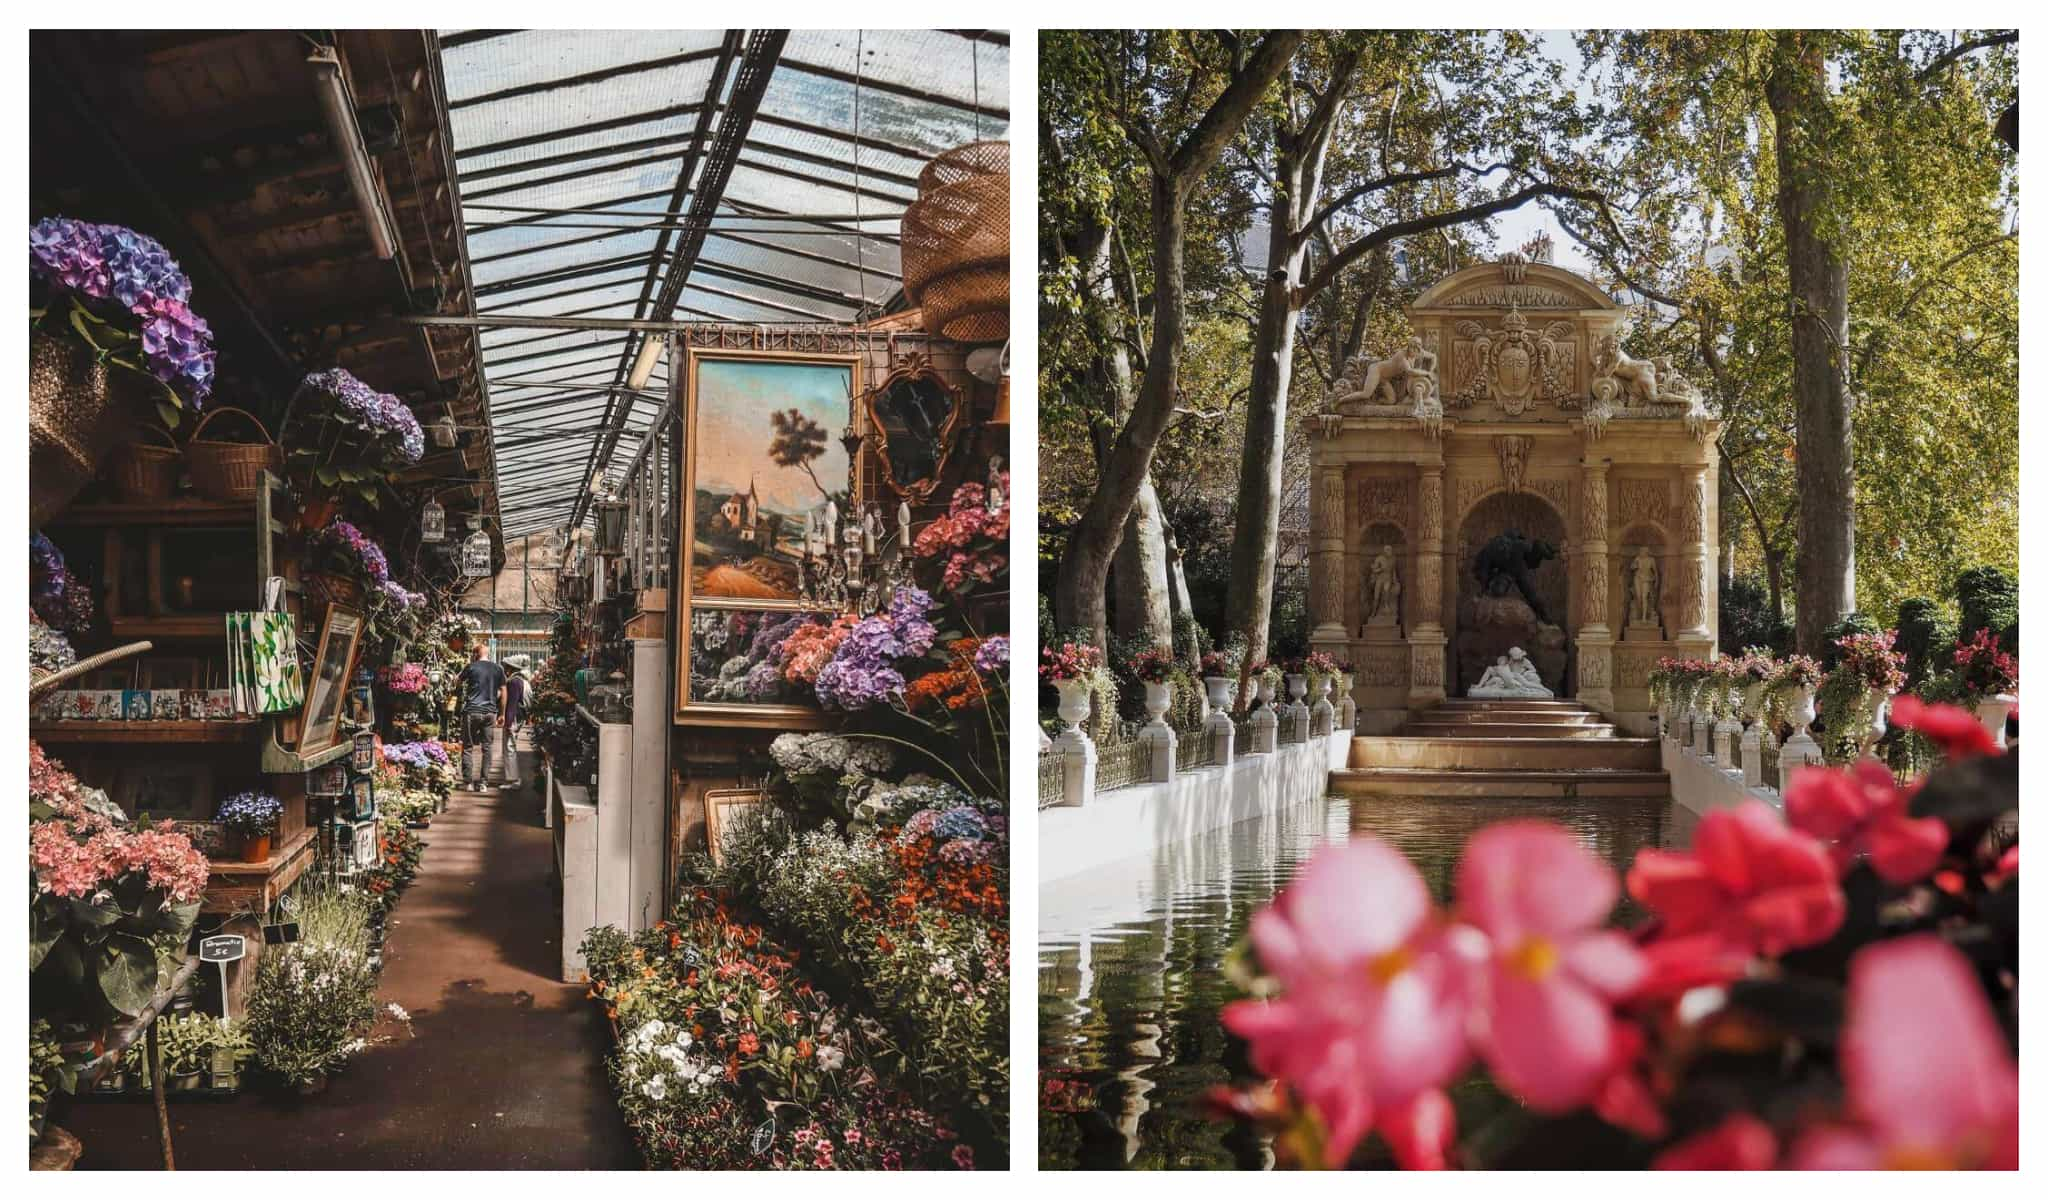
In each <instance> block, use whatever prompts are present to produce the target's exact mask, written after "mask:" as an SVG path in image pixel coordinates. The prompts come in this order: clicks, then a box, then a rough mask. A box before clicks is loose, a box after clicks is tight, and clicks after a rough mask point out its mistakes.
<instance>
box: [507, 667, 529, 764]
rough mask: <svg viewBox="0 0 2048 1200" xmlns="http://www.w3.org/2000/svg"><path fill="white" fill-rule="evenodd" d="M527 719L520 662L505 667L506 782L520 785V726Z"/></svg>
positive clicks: (523, 675) (523, 679)
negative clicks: (518, 740) (518, 742)
mask: <svg viewBox="0 0 2048 1200" xmlns="http://www.w3.org/2000/svg"><path fill="white" fill-rule="evenodd" d="M525 720H526V672H524V671H522V670H520V669H519V664H518V663H513V664H512V665H510V666H508V667H506V668H505V782H506V783H508V784H510V785H512V786H513V787H518V786H519V747H518V744H517V741H516V739H517V738H518V736H519V726H520V725H521V724H523V723H524V722H525Z"/></svg>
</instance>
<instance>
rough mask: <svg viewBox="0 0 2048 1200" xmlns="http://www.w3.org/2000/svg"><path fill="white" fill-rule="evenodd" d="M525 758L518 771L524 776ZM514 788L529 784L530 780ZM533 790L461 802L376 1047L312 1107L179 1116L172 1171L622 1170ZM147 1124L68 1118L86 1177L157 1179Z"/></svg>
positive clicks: (404, 913)
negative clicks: (560, 975)
mask: <svg viewBox="0 0 2048 1200" xmlns="http://www.w3.org/2000/svg"><path fill="white" fill-rule="evenodd" d="M530 757H531V756H530V755H522V758H527V759H530ZM522 778H525V779H527V780H531V779H532V778H533V771H532V768H531V766H530V765H528V766H526V767H525V769H523V770H522ZM538 810H539V806H538V800H537V799H536V794H535V792H534V791H533V785H532V784H531V783H528V784H527V785H526V786H525V787H522V788H518V789H512V790H507V791H505V792H502V793H498V792H486V793H474V792H464V791H457V792H456V793H455V795H454V798H453V799H452V800H451V801H450V802H449V807H448V811H447V812H446V813H443V814H441V815H439V816H437V817H435V818H434V822H433V827H432V828H431V829H429V830H427V831H426V833H425V837H426V839H427V842H428V848H427V852H426V857H425V861H424V863H423V865H422V867H421V870H420V874H419V878H418V880H417V881H415V882H414V884H413V885H412V887H411V888H410V889H409V890H408V891H407V892H406V893H405V898H404V899H403V900H402V901H401V902H400V903H399V905H398V907H397V909H396V910H394V911H393V913H392V915H391V932H390V937H389V941H388V942H387V943H386V947H385V968H384V975H383V979H382V981H381V984H380V986H379V988H378V992H377V1002H378V1004H379V1006H380V1007H382V1006H386V1005H390V1004H397V1005H398V1006H399V1007H400V1008H402V1009H403V1010H405V1012H406V1014H407V1016H409V1017H410V1018H411V1022H410V1023H411V1033H410V1034H408V1033H407V1029H406V1023H405V1022H403V1021H400V1020H398V1019H396V1018H395V1017H394V1016H393V1015H392V1014H391V1013H390V1011H389V1009H388V1008H386V1009H385V1010H384V1011H383V1012H381V1013H380V1015H379V1018H378V1024H377V1030H376V1033H375V1035H374V1036H375V1037H376V1038H378V1039H382V1040H380V1042H379V1044H377V1045H375V1046H373V1047H372V1048H371V1049H370V1050H369V1051H368V1052H366V1053H364V1054H362V1055H361V1056H359V1057H358V1058H357V1059H355V1060H354V1061H353V1062H352V1063H350V1065H349V1066H348V1068H347V1070H346V1071H344V1072H343V1073H342V1074H340V1075H338V1076H336V1077H335V1079H334V1080H333V1082H332V1083H331V1084H330V1085H329V1086H328V1088H327V1090H326V1092H325V1093H323V1094H321V1095H317V1096H313V1097H309V1098H305V1099H300V1098H297V1097H291V1096H283V1097H281V1096H279V1095H277V1094H276V1093H274V1092H272V1093H269V1094H264V1093H263V1092H262V1091H260V1090H259V1091H257V1092H255V1093H254V1094H247V1093H245V1094H244V1095H243V1096H241V1097H240V1098H238V1099H236V1100H234V1101H233V1102H231V1103H226V1104H220V1103H199V1102H195V1103H174V1104H172V1106H171V1125H172V1138H173V1145H174V1148H175V1150H176V1153H177V1163H178V1166H179V1167H180V1168H181V1169H186V1170H205V1169H235V1168H291V1169H298V1170H320V1169H348V1168H371V1169H394V1170H415V1169H421V1168H451V1169H478V1170H487V1169H499V1168H505V1169H558V1170H576V1169H615V1168H616V1169H632V1168H638V1167H639V1165H640V1160H639V1158H638V1157H637V1156H636V1155H635V1154H634V1152H633V1147H632V1143H631V1141H630V1139H629V1138H628V1136H627V1133H626V1129H625V1127H624V1125H623V1124H622V1123H621V1121H620V1119H619V1115H618V1110H617V1107H616V1106H615V1104H614V1103H613V1100H612V1097H611V1092H610V1090H609V1088H608V1087H607V1085H606V1082H605V1077H604V1052H605V1050H606V1049H607V1048H608V1042H607V1038H606V1035H605V1032H604V1030H603V1016H602V1014H601V1013H600V1012H599V1011H598V1009H597V1006H596V1005H593V1004H591V1003H589V1002H588V1001H587V1000H586V999H585V997H584V989H583V988H582V987H580V986H576V987H571V986H567V985H564V984H562V983H561V982H560V981H559V980H558V979H556V978H554V977H552V975H551V968H558V967H559V964H560V963H561V950H560V947H559V946H558V945H557V942H558V940H559V936H560V935H559V933H558V930H559V929H560V927H561V921H560V919H559V917H558V916H557V915H556V913H555V901H554V891H553V887H554V885H553V881H552V879H551V875H552V872H553V866H552V862H551V858H552V853H553V852H552V849H551V846H550V841H549V834H548V831H547V830H546V829H543V828H542V827H541V825H540V818H539V811H538ZM152 1120H153V1109H152V1108H151V1107H150V1106H149V1105H148V1104H141V1103H118V1104H108V1103H97V1104H94V1103H78V1104H73V1105H72V1106H71V1113H70V1117H69V1119H68V1120H66V1121H64V1122H63V1124H64V1126H65V1127H66V1128H67V1129H70V1130H71V1131H72V1132H73V1133H75V1134H77V1135H78V1136H79V1137H80V1138H81V1139H82V1140H83V1141H84V1143H85V1156H84V1158H83V1160H82V1161H81V1162H80V1163H79V1166H80V1168H81V1169H93V1168H109V1169H119V1168H141V1169H148V1168H153V1167H156V1166H159V1165H160V1163H159V1162H158V1159H157V1157H156V1140H155V1136H154V1132H153V1127H152Z"/></svg>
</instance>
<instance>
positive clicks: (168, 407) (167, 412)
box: [156, 400, 178, 429]
mask: <svg viewBox="0 0 2048 1200" xmlns="http://www.w3.org/2000/svg"><path fill="white" fill-rule="evenodd" d="M156 415H157V416H158V417H160V418H162V420H163V423H164V428H165V429H176V428H177V427H178V406H177V405H175V404H170V403H167V402H165V401H162V400H159V401H157V402H156Z"/></svg>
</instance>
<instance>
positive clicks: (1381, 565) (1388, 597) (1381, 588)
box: [1365, 546, 1401, 625]
mask: <svg viewBox="0 0 2048 1200" xmlns="http://www.w3.org/2000/svg"><path fill="white" fill-rule="evenodd" d="M1400 612H1401V579H1400V576H1399V575H1397V574H1396V573H1395V570H1394V551H1393V548H1392V547H1390V546H1381V547H1380V551H1379V553H1378V554H1377V555H1374V556H1373V560H1372V574H1371V576H1370V578H1368V579H1367V580H1366V593H1365V623H1366V624H1367V625H1392V624H1394V623H1395V621H1396V619H1397V618H1398V616H1399V614H1400Z"/></svg>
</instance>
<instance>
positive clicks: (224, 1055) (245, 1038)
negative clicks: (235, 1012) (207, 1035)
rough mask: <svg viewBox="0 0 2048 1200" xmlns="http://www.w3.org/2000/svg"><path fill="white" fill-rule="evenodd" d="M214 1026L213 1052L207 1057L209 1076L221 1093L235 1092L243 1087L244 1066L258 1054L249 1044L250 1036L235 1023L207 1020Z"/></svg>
mask: <svg viewBox="0 0 2048 1200" xmlns="http://www.w3.org/2000/svg"><path fill="white" fill-rule="evenodd" d="M206 1020H207V1022H208V1024H210V1025H211V1026H212V1043H211V1052H210V1053H209V1054H208V1056H207V1075H208V1077H209V1078H210V1079H211V1080H212V1083H213V1086H214V1087H215V1088H216V1089H219V1090H221V1091H234V1090H235V1089H237V1088H239V1087H241V1086H242V1065H243V1064H244V1063H246V1062H248V1061H249V1059H250V1058H251V1057H252V1056H253V1055H254V1054H255V1053H256V1050H255V1048H254V1047H253V1046H251V1045H250V1044H249V1035H248V1034H247V1033H245V1032H243V1030H242V1027H241V1026H240V1025H239V1024H237V1023H235V1022H233V1021H223V1020H219V1019H217V1018H214V1017H208V1018H206Z"/></svg>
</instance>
